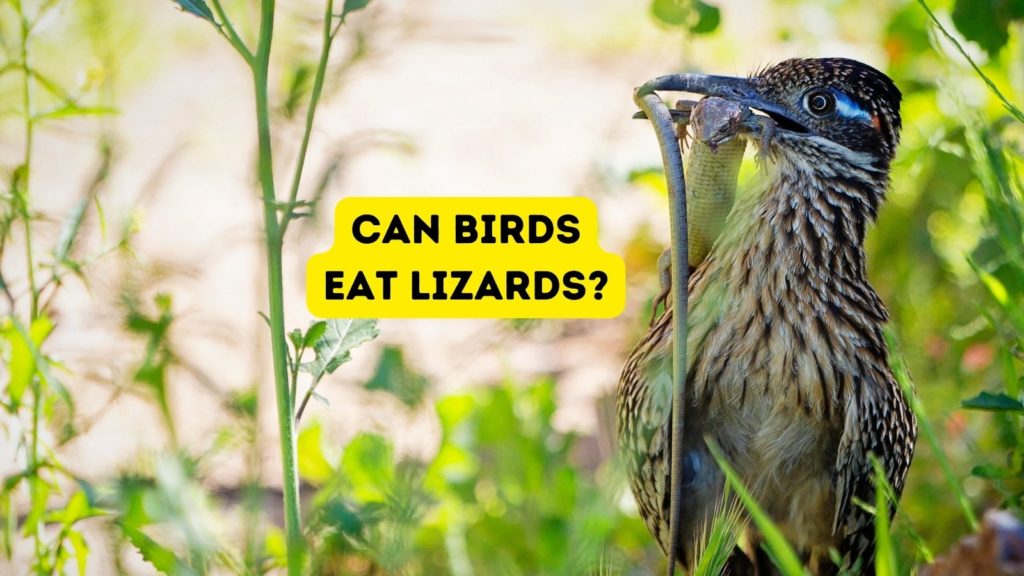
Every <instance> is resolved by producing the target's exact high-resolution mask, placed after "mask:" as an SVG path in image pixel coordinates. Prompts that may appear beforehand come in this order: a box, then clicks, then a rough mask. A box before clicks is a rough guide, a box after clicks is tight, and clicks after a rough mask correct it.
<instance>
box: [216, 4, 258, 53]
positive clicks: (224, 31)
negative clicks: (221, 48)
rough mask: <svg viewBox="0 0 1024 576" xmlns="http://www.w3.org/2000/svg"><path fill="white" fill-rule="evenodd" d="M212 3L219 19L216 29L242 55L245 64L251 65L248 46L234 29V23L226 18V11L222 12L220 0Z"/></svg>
mask: <svg viewBox="0 0 1024 576" xmlns="http://www.w3.org/2000/svg"><path fill="white" fill-rule="evenodd" d="M212 3H213V11H214V12H216V13H217V18H218V20H219V25H216V24H215V26H216V27H217V31H218V32H220V35H221V36H223V37H224V38H225V39H226V40H227V41H228V43H229V44H231V46H233V47H234V49H235V51H237V52H238V53H239V54H240V55H241V56H242V59H243V60H245V62H246V64H249V65H252V58H253V56H252V52H250V51H249V48H248V47H247V46H246V45H245V42H243V41H242V38H241V37H240V36H239V35H238V32H237V31H236V30H235V27H234V25H233V24H231V20H230V19H228V15H227V13H225V12H224V7H223V6H221V3H220V0H213V2H212Z"/></svg>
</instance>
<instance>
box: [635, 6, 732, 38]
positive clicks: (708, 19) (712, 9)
mask: <svg viewBox="0 0 1024 576" xmlns="http://www.w3.org/2000/svg"><path fill="white" fill-rule="evenodd" d="M651 16H652V17H654V19H655V20H656V21H657V22H660V23H662V24H664V25H666V26H671V27H678V28H686V29H687V30H689V31H690V32H692V33H694V34H710V33H711V32H714V31H715V30H717V29H718V25H719V24H720V23H721V21H722V13H721V11H720V10H719V9H718V7H716V6H712V5H711V4H708V3H706V2H703V1H702V0H653V2H651Z"/></svg>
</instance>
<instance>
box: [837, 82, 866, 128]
mask: <svg viewBox="0 0 1024 576" xmlns="http://www.w3.org/2000/svg"><path fill="white" fill-rule="evenodd" d="M832 95H833V96H835V98H836V114H838V115H839V116H840V117H842V118H846V119H847V120H862V121H864V122H867V123H868V124H870V123H871V114H868V112H867V111H866V110H864V109H863V108H861V107H860V105H858V104H857V103H856V102H854V101H853V100H852V99H850V97H849V96H847V95H846V94H843V93H842V92H840V91H838V90H833V91H832Z"/></svg>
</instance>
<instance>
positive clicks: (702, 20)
mask: <svg viewBox="0 0 1024 576" xmlns="http://www.w3.org/2000/svg"><path fill="white" fill-rule="evenodd" d="M693 6H694V8H696V9H697V21H696V22H695V23H693V24H691V25H690V32H693V33H694V34H710V33H712V32H714V31H715V30H717V29H718V25H719V24H721V22H722V11H721V10H719V9H718V7H717V6H712V5H710V4H706V3H704V2H701V1H700V0H696V2H694V4H693Z"/></svg>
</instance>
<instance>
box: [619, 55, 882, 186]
mask: <svg viewBox="0 0 1024 576" xmlns="http://www.w3.org/2000/svg"><path fill="white" fill-rule="evenodd" d="M639 90H640V91H641V92H651V91H655V90H676V91H681V92H691V93H696V94H704V95H707V96H718V97H721V98H725V99H728V100H733V101H736V102H739V103H740V104H743V105H745V106H747V107H749V108H751V109H753V110H756V111H760V112H762V113H764V114H766V115H768V116H770V117H771V118H772V119H773V120H775V123H776V124H777V132H778V134H780V136H781V139H780V141H779V144H780V145H781V146H782V147H783V150H784V151H785V152H788V153H790V154H802V155H804V156H806V157H805V158H803V159H804V160H808V161H814V160H818V159H820V158H816V157H815V156H822V155H827V156H829V160H832V161H843V160H844V158H836V157H835V156H836V154H837V153H843V152H845V151H849V152H850V154H840V155H841V156H844V157H845V161H846V162H848V163H850V164H854V165H857V166H856V167H859V168H868V167H869V165H870V167H871V168H874V169H875V170H877V171H880V172H883V173H886V172H888V168H889V164H890V163H891V162H892V159H893V156H894V155H895V153H896V146H897V144H898V143H899V137H900V98H901V96H900V91H899V89H898V88H896V85H895V84H893V82H892V80H890V79H889V77H888V76H886V75H885V74H883V73H881V72H879V71H878V70H876V69H874V68H872V67H871V66H868V65H867V64H863V63H861V62H857V61H856V60H850V59H846V58H797V59H792V60H785V61H783V62H780V63H779V64H776V65H774V66H770V67H768V68H765V69H763V70H761V71H759V72H757V73H755V74H752V75H751V76H749V77H747V78H736V77H728V76H710V75H706V74H673V75H669V76H662V77H659V78H655V79H654V80H651V81H650V82H648V83H647V84H645V85H644V86H642V87H641V88H640V89H639ZM836 145H838V147H837V146H836Z"/></svg>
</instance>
